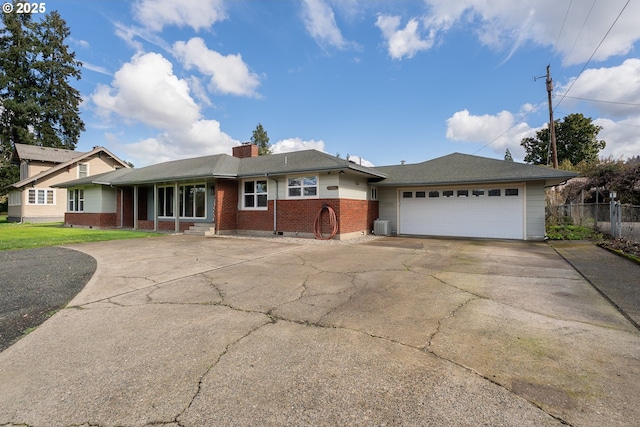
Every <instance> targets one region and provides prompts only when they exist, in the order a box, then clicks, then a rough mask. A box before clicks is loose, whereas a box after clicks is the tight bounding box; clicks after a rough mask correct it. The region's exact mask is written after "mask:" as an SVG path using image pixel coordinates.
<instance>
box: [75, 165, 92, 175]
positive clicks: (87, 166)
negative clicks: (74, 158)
mask: <svg viewBox="0 0 640 427" xmlns="http://www.w3.org/2000/svg"><path fill="white" fill-rule="evenodd" d="M81 165H82V166H86V168H87V170H86V172H87V174H86V175H85V176H89V175H90V174H89V163H78V178H84V177H83V176H80V166H81Z"/></svg>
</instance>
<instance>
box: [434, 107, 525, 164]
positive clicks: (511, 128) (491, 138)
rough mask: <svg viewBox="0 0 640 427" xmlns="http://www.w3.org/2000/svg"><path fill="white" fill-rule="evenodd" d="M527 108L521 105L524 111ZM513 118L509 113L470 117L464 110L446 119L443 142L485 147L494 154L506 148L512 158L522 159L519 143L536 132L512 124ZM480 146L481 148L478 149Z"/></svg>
mask: <svg viewBox="0 0 640 427" xmlns="http://www.w3.org/2000/svg"><path fill="white" fill-rule="evenodd" d="M527 108H530V105H528V104H527V105H525V109H527ZM516 121H517V120H516V118H515V116H514V115H513V113H511V112H509V111H501V112H499V113H498V114H495V115H491V114H483V115H480V116H476V115H472V114H470V113H469V111H468V110H462V111H458V112H456V113H455V114H454V115H453V116H451V117H450V118H449V119H447V134H446V135H447V138H448V139H449V140H452V141H461V142H470V143H477V144H479V147H478V148H480V147H481V146H482V145H484V144H489V143H491V145H489V147H487V149H490V150H492V151H493V152H495V153H497V154H504V152H505V150H506V149H507V148H508V149H509V151H510V152H511V154H512V155H513V156H514V158H518V159H522V158H524V155H525V152H524V149H523V148H522V147H521V146H520V141H522V139H523V138H526V137H529V136H535V131H536V130H537V129H534V128H531V127H530V126H529V125H528V124H526V123H524V122H523V123H518V124H515V123H516ZM480 144H482V145H480Z"/></svg>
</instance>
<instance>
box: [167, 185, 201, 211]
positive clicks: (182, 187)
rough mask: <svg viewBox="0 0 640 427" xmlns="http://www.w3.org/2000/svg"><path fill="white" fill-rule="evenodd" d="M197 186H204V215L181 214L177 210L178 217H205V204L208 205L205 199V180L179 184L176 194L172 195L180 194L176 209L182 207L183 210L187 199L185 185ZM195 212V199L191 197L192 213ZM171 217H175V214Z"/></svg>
mask: <svg viewBox="0 0 640 427" xmlns="http://www.w3.org/2000/svg"><path fill="white" fill-rule="evenodd" d="M197 186H204V192H203V194H204V215H203V216H183V215H182V212H178V215H179V218H180V219H206V218H207V206H208V204H207V203H208V200H207V184H206V183H205V182H194V183H188V184H180V185H178V194H177V195H174V197H176V196H177V197H180V196H182V200H179V201H178V210H181V209H180V208H182V209H183V210H185V209H186V203H185V202H186V200H187V192H186V191H185V188H186V187H197ZM195 212H196V199H195V198H194V199H193V213H194V214H195ZM172 218H175V216H173V217H172Z"/></svg>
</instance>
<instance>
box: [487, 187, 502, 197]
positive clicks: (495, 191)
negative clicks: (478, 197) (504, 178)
mask: <svg viewBox="0 0 640 427" xmlns="http://www.w3.org/2000/svg"><path fill="white" fill-rule="evenodd" d="M501 195H502V190H500V189H499V188H492V189H491V190H489V197H500V196H501Z"/></svg>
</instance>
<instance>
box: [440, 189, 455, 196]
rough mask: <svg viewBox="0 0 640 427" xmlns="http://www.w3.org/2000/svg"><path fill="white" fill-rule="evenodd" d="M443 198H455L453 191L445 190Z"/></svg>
mask: <svg viewBox="0 0 640 427" xmlns="http://www.w3.org/2000/svg"><path fill="white" fill-rule="evenodd" d="M442 197H453V190H444V191H443V192H442Z"/></svg>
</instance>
